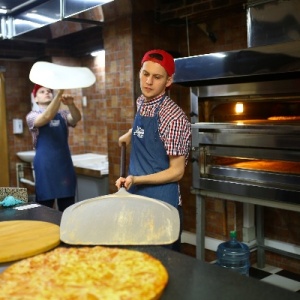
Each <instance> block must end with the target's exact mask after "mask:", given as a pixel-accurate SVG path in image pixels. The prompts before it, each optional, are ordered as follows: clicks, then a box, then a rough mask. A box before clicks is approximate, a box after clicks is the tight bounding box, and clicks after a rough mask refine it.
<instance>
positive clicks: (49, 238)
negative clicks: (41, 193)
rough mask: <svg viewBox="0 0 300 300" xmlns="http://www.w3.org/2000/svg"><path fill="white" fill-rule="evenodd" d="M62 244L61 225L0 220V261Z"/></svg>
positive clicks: (20, 257)
mask: <svg viewBox="0 0 300 300" xmlns="http://www.w3.org/2000/svg"><path fill="white" fill-rule="evenodd" d="M59 244H60V237H59V226H58V225H56V224H53V223H49V222H42V221H23V220H22V221H3V222H0V262H1V263H2V262H9V261H15V260H19V259H22V258H26V257H30V256H33V255H36V254H40V253H43V252H46V251H48V250H50V249H53V248H55V247H56V246H58V245H59Z"/></svg>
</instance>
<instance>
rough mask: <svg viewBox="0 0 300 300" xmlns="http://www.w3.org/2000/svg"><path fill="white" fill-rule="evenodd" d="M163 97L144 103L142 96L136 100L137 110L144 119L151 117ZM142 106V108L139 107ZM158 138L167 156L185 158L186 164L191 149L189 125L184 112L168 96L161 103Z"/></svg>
mask: <svg viewBox="0 0 300 300" xmlns="http://www.w3.org/2000/svg"><path fill="white" fill-rule="evenodd" d="M162 96H163V95H160V96H158V97H156V98H154V99H152V100H151V101H150V102H146V101H145V98H144V96H143V95H142V96H140V97H139V98H138V99H137V102H136V103H137V110H139V108H140V107H141V109H140V114H141V115H142V116H146V117H153V116H154V113H155V110H156V108H157V106H158V105H159V103H160V100H161V98H162ZM141 105H142V106H141ZM158 116H159V125H158V130H159V136H160V139H161V140H162V142H163V144H164V147H165V149H166V153H167V155H173V156H181V155H184V156H185V164H187V162H188V156H189V151H190V147H191V123H190V122H189V120H188V118H187V116H186V114H185V113H184V111H183V110H182V109H181V108H180V107H179V106H178V105H177V104H176V103H175V102H174V101H173V100H171V99H170V98H169V97H168V96H166V97H165V99H164V101H163V102H162V103H161V105H160V108H159V111H158Z"/></svg>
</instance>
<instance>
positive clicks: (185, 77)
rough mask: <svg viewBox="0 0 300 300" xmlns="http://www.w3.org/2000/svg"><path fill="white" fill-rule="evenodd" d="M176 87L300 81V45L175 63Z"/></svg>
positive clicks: (220, 54) (249, 49) (278, 46)
mask: <svg viewBox="0 0 300 300" xmlns="http://www.w3.org/2000/svg"><path fill="white" fill-rule="evenodd" d="M175 67H176V72H175V76H174V83H178V84H182V85H185V86H190V87H192V86H203V85H216V84H228V83H242V82H252V81H269V80H279V79H292V78H300V41H294V42H289V43H283V44H276V45H268V46H261V47H252V48H248V49H243V50H236V51H228V52H219V53H211V54H206V55H198V56H189V57H183V58H177V59H175Z"/></svg>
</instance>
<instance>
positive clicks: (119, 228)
mask: <svg viewBox="0 0 300 300" xmlns="http://www.w3.org/2000/svg"><path fill="white" fill-rule="evenodd" d="M125 149H126V146H124V145H123V146H122V155H121V174H124V169H125V156H126V154H125ZM122 177H124V175H122ZM179 228H180V223H179V214H178V210H177V209H176V208H175V207H173V206H172V205H170V204H168V203H166V202H163V201H160V200H157V199H152V198H148V197H143V196H139V195H134V194H130V193H128V192H127V191H126V190H125V188H121V189H120V190H119V191H118V192H116V193H114V194H111V195H106V196H101V197H95V198H91V199H87V200H84V201H81V202H78V203H75V204H73V205H71V206H69V207H68V208H67V209H66V210H65V211H64V212H63V215H62V219H61V223H60V239H61V241H63V242H65V243H67V244H73V245H166V244H171V243H173V242H175V241H176V240H177V239H178V237H179Z"/></svg>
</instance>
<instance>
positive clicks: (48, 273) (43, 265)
mask: <svg viewBox="0 0 300 300" xmlns="http://www.w3.org/2000/svg"><path fill="white" fill-rule="evenodd" d="M167 282H168V273H167V271H166V269H165V267H164V266H163V264H162V263H161V262H160V261H159V260H157V259H156V258H154V257H152V256H151V255H149V254H146V253H143V252H139V251H134V250H127V249H120V248H110V247H101V246H95V247H80V248H74V247H71V248H64V247H59V248H56V249H54V250H53V251H50V252H47V253H43V254H39V255H36V256H33V257H30V258H27V259H24V260H21V261H19V262H16V263H14V264H12V265H11V266H9V267H8V268H7V269H6V270H4V272H3V273H2V274H0V287H1V288H0V299H1V300H2V299H13V300H18V299H22V300H27V299H30V300H32V299H39V300H42V299H53V300H60V299H68V300H69V299H70V300H71V299H72V300H76V299H78V300H79V299H80V300H85V299H91V300H96V299H101V300H106V299H107V300H117V299H118V300H121V299H122V300H127V299H139V300H140V299H143V300H146V299H151V300H152V299H159V298H160V296H161V294H162V292H163V290H164V288H165V286H166V284H167Z"/></svg>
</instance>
